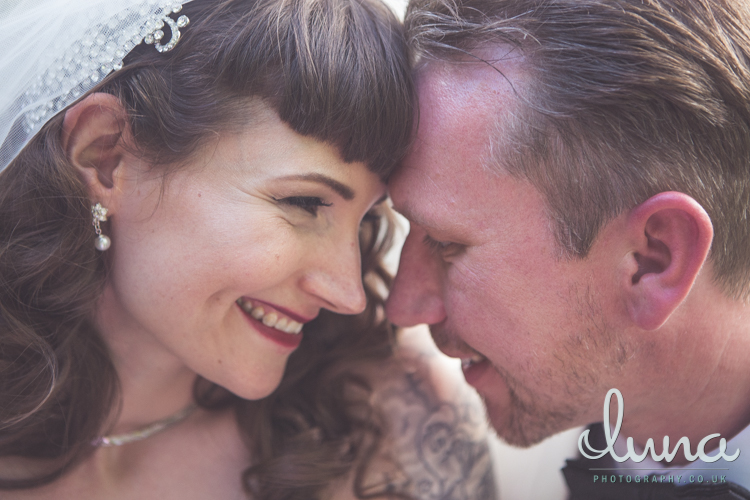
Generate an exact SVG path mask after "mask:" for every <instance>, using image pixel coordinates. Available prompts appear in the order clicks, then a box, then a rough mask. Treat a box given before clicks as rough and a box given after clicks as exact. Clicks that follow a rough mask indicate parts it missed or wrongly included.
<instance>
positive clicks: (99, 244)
mask: <svg viewBox="0 0 750 500" xmlns="http://www.w3.org/2000/svg"><path fill="white" fill-rule="evenodd" d="M91 215H93V216H94V231H96V239H95V240H94V246H95V247H96V249H97V250H99V251H100V252H103V251H105V250H106V249H108V248H109V245H111V244H112V240H110V239H109V238H108V237H107V236H105V235H103V234H102V228H101V226H100V225H99V223H100V222H104V221H105V220H107V209H106V208H105V207H103V206H102V204H101V203H97V204H96V205H92V206H91Z"/></svg>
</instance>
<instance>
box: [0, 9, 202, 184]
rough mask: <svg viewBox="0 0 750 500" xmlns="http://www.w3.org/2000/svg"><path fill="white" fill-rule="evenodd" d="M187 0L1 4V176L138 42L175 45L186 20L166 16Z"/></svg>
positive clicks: (119, 64)
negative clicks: (44, 128) (45, 128)
mask: <svg viewBox="0 0 750 500" xmlns="http://www.w3.org/2000/svg"><path fill="white" fill-rule="evenodd" d="M189 1H190V0H182V1H181V2H180V3H175V2H174V1H172V2H165V0H118V1H112V0H14V1H10V2H8V1H1V2H0V46H1V47H3V50H2V52H1V53H0V171H2V170H3V169H4V168H5V167H6V166H7V165H8V163H10V162H11V161H12V160H13V158H15V157H16V155H17V154H18V153H19V152H20V151H21V149H23V147H24V146H25V145H26V144H27V143H28V142H29V140H31V138H32V137H33V136H34V134H36V133H37V132H38V131H39V129H41V127H42V125H44V124H45V123H46V122H47V121H48V120H49V119H50V118H52V117H53V116H54V115H55V114H57V113H58V112H59V111H61V110H62V109H64V108H65V107H67V106H68V105H70V104H72V103H73V102H75V101H76V100H77V99H78V98H79V97H81V96H82V95H83V94H84V93H86V92H87V91H89V90H90V89H91V88H93V87H94V86H95V85H96V84H97V83H98V82H100V81H101V80H102V79H103V78H104V77H105V76H107V75H108V74H109V73H110V72H112V71H117V70H119V69H120V68H122V64H123V63H122V60H123V58H124V57H125V56H126V55H127V54H128V53H129V52H130V51H131V50H133V48H134V47H135V46H136V45H139V44H140V43H142V42H144V41H145V42H146V43H151V44H154V46H155V48H156V50H158V51H159V52H167V51H169V50H171V49H172V48H174V46H175V45H176V44H177V43H178V42H179V40H180V28H184V27H185V26H187V25H188V23H189V19H188V18H187V16H184V15H183V16H180V17H179V18H177V19H176V20H175V19H173V18H172V17H170V16H173V15H175V14H177V13H178V12H180V11H181V10H182V5H183V4H185V3H187V2H189ZM165 24H166V25H167V26H168V27H169V28H168V29H169V32H170V34H169V39H168V41H167V42H166V43H162V40H163V39H164V38H165V37H166V36H167V35H165V31H164V27H165Z"/></svg>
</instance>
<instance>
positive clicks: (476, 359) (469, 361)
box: [461, 354, 487, 370]
mask: <svg viewBox="0 0 750 500" xmlns="http://www.w3.org/2000/svg"><path fill="white" fill-rule="evenodd" d="M485 359H487V358H485V357H484V356H482V355H481V354H475V355H474V356H472V357H470V358H461V368H463V369H464V370H466V369H467V368H470V367H472V366H474V365H476V364H479V363H481V362H482V361H484V360H485Z"/></svg>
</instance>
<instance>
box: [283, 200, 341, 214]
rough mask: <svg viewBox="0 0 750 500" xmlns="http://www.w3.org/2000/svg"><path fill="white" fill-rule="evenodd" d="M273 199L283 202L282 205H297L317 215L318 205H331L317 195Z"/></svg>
mask: <svg viewBox="0 0 750 500" xmlns="http://www.w3.org/2000/svg"><path fill="white" fill-rule="evenodd" d="M274 200H276V201H277V202H279V203H283V204H284V205H290V206H293V207H299V208H301V209H302V210H304V211H306V212H308V213H309V214H310V215H313V216H317V215H318V209H319V208H320V207H330V206H331V205H332V203H326V202H324V201H323V200H322V199H321V198H318V197H317V196H290V197H288V198H281V199H278V200H277V199H276V198H274Z"/></svg>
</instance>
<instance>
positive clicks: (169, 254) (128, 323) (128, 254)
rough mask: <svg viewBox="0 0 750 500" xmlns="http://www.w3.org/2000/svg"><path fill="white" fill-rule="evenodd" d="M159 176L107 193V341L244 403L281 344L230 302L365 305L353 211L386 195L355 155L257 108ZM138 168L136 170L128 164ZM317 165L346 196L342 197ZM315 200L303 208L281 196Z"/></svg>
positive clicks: (292, 306) (103, 312) (353, 308)
mask: <svg viewBox="0 0 750 500" xmlns="http://www.w3.org/2000/svg"><path fill="white" fill-rule="evenodd" d="M264 116H265V117H264V119H263V120H261V121H260V123H258V124H256V125H255V126H250V127H248V128H246V129H244V130H242V131H240V132H239V133H237V134H233V135H232V134H224V135H222V136H221V137H220V138H219V139H218V140H217V142H216V143H215V144H211V145H210V146H209V147H206V148H205V154H204V156H202V157H199V158H196V159H195V161H194V162H193V163H192V164H191V165H190V166H188V167H186V168H184V169H182V170H179V171H177V172H175V173H174V175H173V176H171V177H170V178H169V179H168V180H167V181H166V186H165V190H164V194H163V196H161V191H160V190H161V183H162V178H161V176H159V175H149V174H148V172H139V173H138V174H137V175H136V174H135V173H134V174H132V175H131V174H127V175H124V178H125V180H124V186H123V187H122V189H121V195H119V197H118V198H117V199H116V200H112V203H111V205H112V217H111V222H110V234H111V238H112V241H113V245H112V248H111V250H110V251H109V252H110V253H109V256H110V257H111V259H112V263H113V265H112V269H111V274H110V279H109V281H108V283H107V290H106V292H105V294H104V297H103V299H102V303H101V307H100V315H99V316H100V317H99V324H100V325H101V328H102V331H103V334H104V336H105V338H107V339H110V340H111V341H112V342H119V340H118V339H123V338H127V339H129V340H128V342H131V343H132V342H133V339H135V338H138V339H140V340H142V341H143V343H144V345H146V344H147V345H152V346H153V349H155V350H156V351H154V352H163V353H164V354H165V356H167V355H168V356H169V358H168V359H169V363H167V364H165V366H174V367H175V369H177V367H178V366H180V365H182V366H184V367H186V368H187V369H189V370H190V371H192V372H195V373H198V374H200V375H202V376H204V377H206V378H208V379H209V380H212V381H214V382H216V383H218V384H220V385H222V386H224V387H226V388H227V389H229V390H231V391H232V392H235V393H236V394H238V395H240V396H243V397H246V398H251V399H255V398H259V397H263V396H265V395H267V394H269V393H270V392H271V391H273V389H275V388H276V386H277V385H278V382H279V380H280V378H281V376H282V374H283V370H284V367H285V364H286V360H287V357H288V356H289V354H290V353H291V350H290V349H289V348H286V347H282V346H280V345H278V344H276V343H274V342H272V341H270V340H269V339H268V338H266V337H264V336H262V335H260V334H259V333H258V332H257V331H256V330H254V329H253V328H252V327H251V324H250V323H248V321H247V318H246V317H245V315H244V314H243V313H242V311H241V309H240V308H239V307H238V306H237V305H236V303H235V301H236V300H237V299H239V298H240V297H248V298H255V299H258V300H264V301H266V302H268V303H270V304H276V305H278V306H280V307H284V308H286V309H288V310H290V311H293V312H295V313H297V314H299V315H300V316H303V317H308V318H313V317H315V316H316V315H317V314H318V312H319V311H320V309H321V308H326V309H331V310H333V311H336V312H340V313H343V314H352V313H357V312H359V311H361V310H362V307H363V306H364V292H363V290H362V283H361V273H360V267H361V263H360V256H359V246H358V234H359V225H360V222H361V220H362V217H363V216H364V214H365V213H366V212H367V211H368V210H369V209H370V208H371V206H372V205H373V203H374V202H375V201H376V200H377V199H379V198H380V197H381V196H382V195H383V193H384V190H385V187H384V185H383V184H382V182H380V181H379V179H378V178H377V176H376V175H375V174H373V173H371V172H370V171H369V170H368V169H367V168H366V167H365V165H363V164H361V163H351V164H350V163H345V162H344V161H343V160H341V158H340V157H339V155H338V152H337V151H336V150H335V149H334V148H332V147H331V146H329V145H326V144H323V143H321V142H318V141H316V140H314V139H310V138H306V137H302V136H300V135H298V134H296V133H295V132H293V131H292V130H291V129H289V127H288V126H286V125H285V124H284V123H283V122H281V121H280V120H279V119H278V117H277V116H276V115H275V113H273V112H270V111H267V112H266V115H264ZM133 168H135V167H133ZM309 173H319V174H325V175H327V176H329V177H332V178H334V179H335V180H337V181H339V182H341V183H343V184H346V185H347V186H349V187H351V188H352V189H353V190H354V191H355V192H356V194H357V196H356V197H355V198H354V199H353V200H345V199H343V198H342V197H341V196H339V195H337V194H336V193H335V192H334V191H333V190H332V189H330V188H329V187H327V186H325V185H322V184H320V183H316V182H311V181H301V180H288V179H287V177H288V176H293V175H304V174H309ZM294 196H297V197H300V196H302V197H319V198H321V199H324V200H325V202H326V203H330V204H331V205H330V206H322V207H319V209H318V211H317V214H316V215H313V214H311V213H310V212H308V211H307V210H305V209H304V208H301V207H299V206H295V205H290V204H285V203H282V202H279V201H278V200H282V199H285V198H288V197H294Z"/></svg>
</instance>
